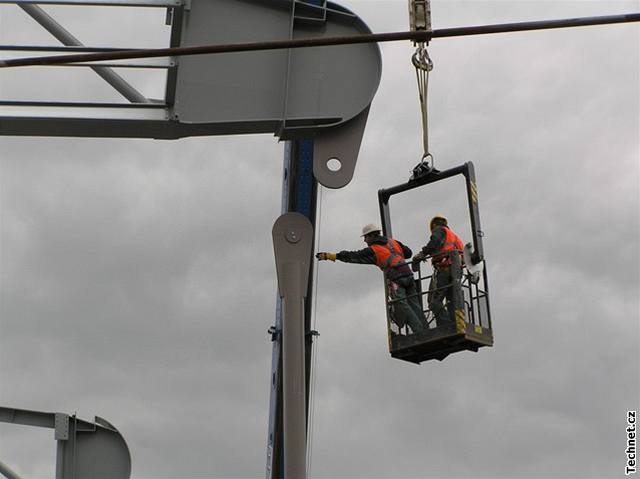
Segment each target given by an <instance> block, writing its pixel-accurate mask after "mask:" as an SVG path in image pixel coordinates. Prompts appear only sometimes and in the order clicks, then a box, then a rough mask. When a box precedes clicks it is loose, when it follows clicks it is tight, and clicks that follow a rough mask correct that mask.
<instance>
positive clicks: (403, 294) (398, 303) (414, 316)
mask: <svg viewBox="0 0 640 479" xmlns="http://www.w3.org/2000/svg"><path fill="white" fill-rule="evenodd" d="M390 288H391V298H392V299H393V300H394V303H393V320H394V322H395V323H396V324H398V325H399V326H401V327H402V326H403V325H405V324H408V325H409V327H410V328H411V330H412V331H413V332H414V333H421V332H423V331H426V329H427V325H426V321H425V319H424V313H423V312H422V307H421V306H420V300H419V299H418V290H417V289H416V284H415V281H414V280H413V276H405V277H402V278H398V279H396V280H395V281H390Z"/></svg>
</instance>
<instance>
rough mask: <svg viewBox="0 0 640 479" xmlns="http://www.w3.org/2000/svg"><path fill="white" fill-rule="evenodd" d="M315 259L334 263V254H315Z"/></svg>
mask: <svg viewBox="0 0 640 479" xmlns="http://www.w3.org/2000/svg"><path fill="white" fill-rule="evenodd" d="M316 258H318V260H319V261H327V260H329V261H335V260H336V254H335V253H317V254H316Z"/></svg>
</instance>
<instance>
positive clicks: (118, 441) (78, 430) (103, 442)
mask: <svg viewBox="0 0 640 479" xmlns="http://www.w3.org/2000/svg"><path fill="white" fill-rule="evenodd" d="M0 422H6V423H13V424H20V425H23V426H36V427H46V428H50V429H54V439H55V440H56V441H57V443H58V450H57V459H56V479H78V478H82V479H129V477H130V475H131V454H130V452H129V448H128V446H127V443H126V442H125V440H124V438H123V437H122V435H121V434H120V433H119V432H118V430H117V429H116V428H115V427H114V426H113V425H112V424H110V423H109V422H108V421H106V420H104V419H102V418H100V417H98V416H96V417H95V419H94V422H88V421H83V420H81V419H78V418H77V417H76V416H75V415H73V416H69V415H68V414H64V413H51V412H42V411H30V410H27V409H15V408H8V407H0ZM0 472H3V471H2V470H0ZM7 477H10V478H11V476H7Z"/></svg>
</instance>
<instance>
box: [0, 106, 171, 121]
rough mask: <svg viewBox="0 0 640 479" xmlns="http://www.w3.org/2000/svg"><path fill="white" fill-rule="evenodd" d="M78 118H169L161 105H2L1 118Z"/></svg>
mask: <svg viewBox="0 0 640 479" xmlns="http://www.w3.org/2000/svg"><path fill="white" fill-rule="evenodd" d="M10 117H14V118H51V119H55V118H78V119H83V120H154V121H157V120H161V121H164V120H166V119H167V118H168V110H167V109H166V108H160V107H150V108H145V107H142V108H140V107H136V108H127V107H101V106H100V105H98V104H96V105H95V106H94V105H92V106H55V105H50V106H41V105H27V104H22V105H0V118H10Z"/></svg>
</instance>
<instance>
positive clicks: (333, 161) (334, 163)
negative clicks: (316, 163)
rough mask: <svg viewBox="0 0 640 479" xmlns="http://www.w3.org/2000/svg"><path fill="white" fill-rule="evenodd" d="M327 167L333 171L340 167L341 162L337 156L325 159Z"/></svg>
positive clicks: (338, 169)
mask: <svg viewBox="0 0 640 479" xmlns="http://www.w3.org/2000/svg"><path fill="white" fill-rule="evenodd" d="M327 168H329V170H331V171H333V172H334V173H335V172H336V171H340V168H342V162H341V161H340V160H339V159H338V158H329V159H328V160H327Z"/></svg>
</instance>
